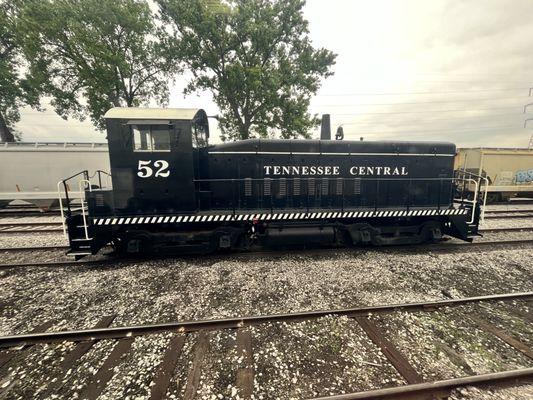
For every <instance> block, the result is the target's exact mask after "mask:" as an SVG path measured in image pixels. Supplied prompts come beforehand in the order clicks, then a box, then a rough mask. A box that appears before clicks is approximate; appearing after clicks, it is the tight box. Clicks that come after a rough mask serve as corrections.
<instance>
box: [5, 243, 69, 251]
mask: <svg viewBox="0 0 533 400" xmlns="http://www.w3.org/2000/svg"><path fill="white" fill-rule="evenodd" d="M69 248H70V247H69V246H65V245H58V246H36V247H1V248H0V252H2V251H10V252H23V251H40V250H42V251H48V250H67V249H69Z"/></svg>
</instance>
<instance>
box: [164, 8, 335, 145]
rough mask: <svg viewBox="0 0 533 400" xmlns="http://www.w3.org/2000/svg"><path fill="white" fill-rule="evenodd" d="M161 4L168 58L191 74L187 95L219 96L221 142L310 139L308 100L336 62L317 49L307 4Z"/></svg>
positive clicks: (311, 124) (328, 53)
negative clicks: (206, 93)
mask: <svg viewBox="0 0 533 400" xmlns="http://www.w3.org/2000/svg"><path fill="white" fill-rule="evenodd" d="M157 2H158V4H159V6H160V12H161V17H162V20H163V21H164V22H165V23H167V24H168V25H167V26H168V29H169V31H171V33H170V34H169V35H170V36H169V38H168V39H167V41H166V43H167V46H168V48H169V49H170V51H169V53H170V54H171V55H172V57H173V58H174V59H175V60H177V61H180V62H181V64H182V65H183V66H185V67H187V68H188V69H190V70H191V72H192V74H193V79H192V80H191V81H190V82H189V83H188V86H187V87H186V89H185V93H191V92H194V91H196V90H210V91H211V92H212V93H213V97H214V100H215V102H216V103H217V105H218V107H219V108H220V118H219V122H220V127H221V130H222V133H223V140H225V139H228V138H229V139H246V138H249V137H253V136H260V137H266V136H268V135H269V134H271V133H272V132H274V131H276V132H278V133H279V134H280V136H281V137H282V138H293V137H298V136H303V137H309V135H310V134H309V130H310V129H311V128H312V127H314V126H315V125H316V124H317V123H318V120H317V118H316V117H313V116H311V115H310V114H309V113H308V107H309V101H310V97H311V96H312V95H313V94H314V93H316V91H317V90H318V88H319V85H320V80H321V79H322V78H324V77H327V76H329V75H331V74H332V71H331V67H332V65H333V64H334V63H335V57H336V56H335V54H333V53H332V52H331V51H329V50H326V49H323V48H321V49H315V48H313V46H312V44H311V41H310V39H309V36H308V34H309V30H308V22H307V21H306V20H305V18H304V16H303V13H302V8H303V6H304V4H305V0H228V1H225V2H221V1H219V0H209V1H208V0H157Z"/></svg>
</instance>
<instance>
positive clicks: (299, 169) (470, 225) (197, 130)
mask: <svg viewBox="0 0 533 400" xmlns="http://www.w3.org/2000/svg"><path fill="white" fill-rule="evenodd" d="M106 121H107V138H108V142H109V157H110V165H111V180H112V188H106V187H105V185H104V183H103V180H104V181H105V179H102V177H105V175H104V173H103V172H102V171H97V174H96V175H94V176H93V177H90V176H89V174H88V172H87V171H83V172H82V173H80V174H78V175H77V176H74V177H71V178H68V179H65V180H64V181H62V182H61V187H62V188H63V190H65V192H67V196H68V189H69V188H70V187H71V186H72V185H73V184H74V181H75V180H76V179H79V178H81V180H79V184H80V190H82V191H84V192H85V198H86V203H85V204H82V207H81V208H79V209H77V210H76V209H74V208H73V207H72V205H71V204H70V203H69V202H68V200H67V204H66V210H65V221H66V228H67V229H68V236H69V240H70V247H71V250H70V254H72V255H74V256H76V257H77V258H79V257H82V256H84V255H87V254H95V253H96V252H98V251H99V250H100V249H101V248H102V247H103V246H105V245H106V244H109V243H112V244H113V245H114V246H115V248H116V249H117V250H118V251H123V252H129V253H132V252H147V251H165V250H176V249H178V250H180V251H194V252H198V251H201V252H207V251H214V250H217V249H221V248H222V249H242V248H248V247H249V246H250V245H251V244H253V243H254V242H259V243H266V244H287V243H305V244H309V243H319V244H343V245H354V244H376V245H385V244H408V243H422V242H426V241H431V240H438V239H440V238H441V237H442V235H443V234H446V235H450V236H454V237H457V238H460V239H463V240H467V241H471V240H472V237H473V236H475V235H476V234H477V230H478V222H479V215H480V214H479V205H478V203H479V201H477V199H476V198H473V199H472V198H460V197H458V194H460V193H459V190H458V189H460V188H461V187H462V188H464V187H465V185H466V184H469V185H470V186H472V184H474V185H475V183H476V182H475V179H472V177H465V176H457V174H454V170H453V163H454V156H455V145H454V144H451V143H437V142H366V141H364V142H363V141H342V140H263V139H250V140H243V141H237V142H233V143H225V144H217V145H209V144H208V138H209V125H208V119H207V115H206V113H205V112H204V111H203V110H196V109H143V108H113V109H111V110H109V112H108V113H107V114H106ZM95 178H97V179H95Z"/></svg>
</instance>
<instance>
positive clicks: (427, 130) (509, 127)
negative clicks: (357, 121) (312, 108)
mask: <svg viewBox="0 0 533 400" xmlns="http://www.w3.org/2000/svg"><path fill="white" fill-rule="evenodd" d="M500 129H524V128H522V127H521V126H520V127H517V126H498V127H496V126H495V127H492V128H491V127H480V128H469V129H424V130H419V131H417V130H414V131H412V130H408V131H376V132H364V131H361V132H359V133H355V132H354V133H353V134H354V135H355V134H367V135H368V134H370V135H376V134H381V133H406V134H411V133H428V132H437V133H440V132H483V131H493V130H500ZM347 134H350V133H347Z"/></svg>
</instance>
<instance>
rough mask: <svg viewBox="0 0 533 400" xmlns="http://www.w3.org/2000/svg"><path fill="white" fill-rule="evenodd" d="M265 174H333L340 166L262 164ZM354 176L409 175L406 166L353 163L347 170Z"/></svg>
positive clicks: (335, 173) (338, 170)
mask: <svg viewBox="0 0 533 400" xmlns="http://www.w3.org/2000/svg"><path fill="white" fill-rule="evenodd" d="M263 171H264V173H265V175H274V176H278V175H302V176H308V175H310V176H314V175H323V176H335V175H341V168H340V167H339V166H338V165H289V166H285V165H264V166H263ZM348 172H349V174H350V175H354V176H395V175H397V176H405V175H409V172H408V170H407V167H385V166H373V167H368V166H357V165H354V166H352V167H351V168H350V169H349V170H348Z"/></svg>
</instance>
